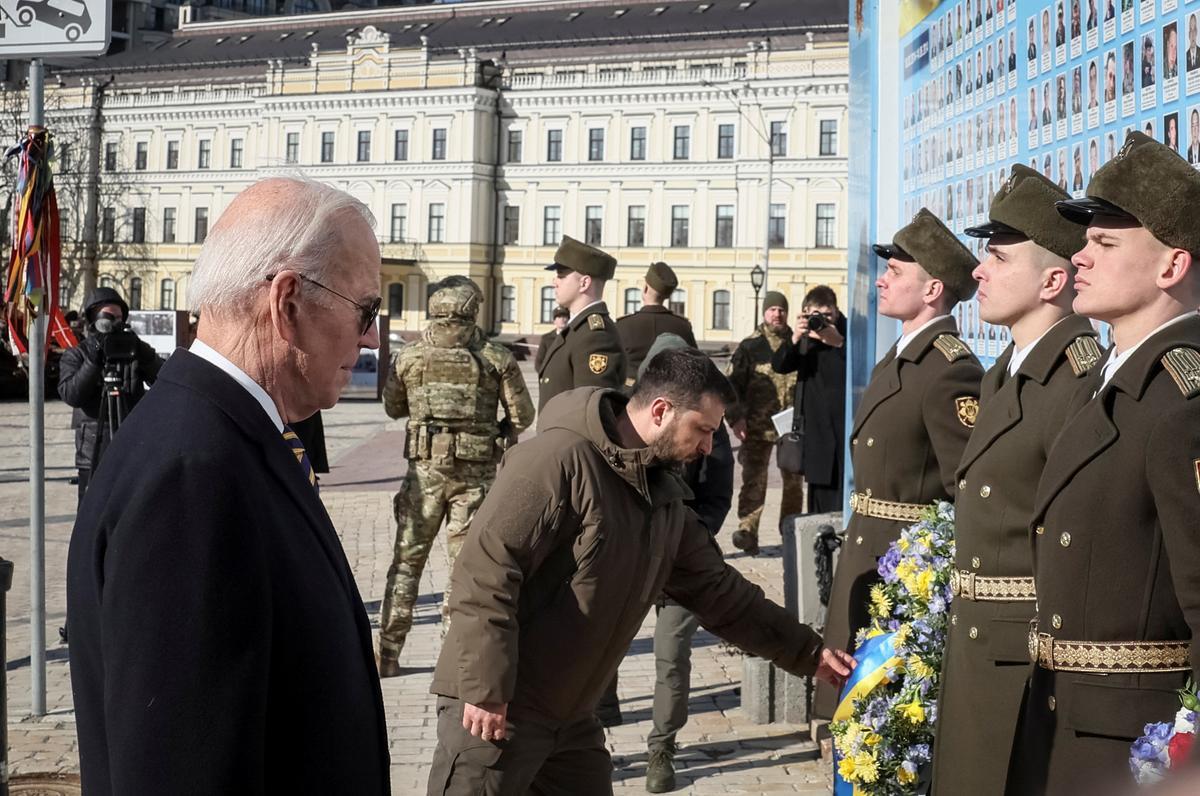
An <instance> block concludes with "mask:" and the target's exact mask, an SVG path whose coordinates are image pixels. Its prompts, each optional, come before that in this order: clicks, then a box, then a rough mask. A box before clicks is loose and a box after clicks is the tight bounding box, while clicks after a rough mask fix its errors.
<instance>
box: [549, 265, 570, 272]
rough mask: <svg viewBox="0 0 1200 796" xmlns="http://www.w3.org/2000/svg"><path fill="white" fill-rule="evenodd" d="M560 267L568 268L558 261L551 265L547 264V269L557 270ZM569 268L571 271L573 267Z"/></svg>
mask: <svg viewBox="0 0 1200 796" xmlns="http://www.w3.org/2000/svg"><path fill="white" fill-rule="evenodd" d="M559 268H567V267H566V266H565V265H559V264H558V263H550V265H547V266H546V270H547V271H557V270H558V269H559ZM567 270H568V271H570V270H571V269H570V268H567Z"/></svg>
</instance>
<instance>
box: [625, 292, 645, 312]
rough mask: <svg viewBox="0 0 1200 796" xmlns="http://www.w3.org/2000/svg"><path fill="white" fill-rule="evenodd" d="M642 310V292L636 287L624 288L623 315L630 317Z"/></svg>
mask: <svg viewBox="0 0 1200 796" xmlns="http://www.w3.org/2000/svg"><path fill="white" fill-rule="evenodd" d="M641 308H642V291H641V290H640V289H638V288H636V287H627V288H625V314H626V315H632V314H633V313H635V312H637V311H638V310H640V309H641Z"/></svg>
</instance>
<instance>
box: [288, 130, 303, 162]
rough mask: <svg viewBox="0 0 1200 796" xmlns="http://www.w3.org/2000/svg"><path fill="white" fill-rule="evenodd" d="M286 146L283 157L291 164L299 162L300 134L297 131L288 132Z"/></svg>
mask: <svg viewBox="0 0 1200 796" xmlns="http://www.w3.org/2000/svg"><path fill="white" fill-rule="evenodd" d="M286 147H287V148H286V150H285V152H286V154H285V158H286V160H287V162H288V163H292V164H295V163H299V162H300V134H299V133H288V134H287V145H286Z"/></svg>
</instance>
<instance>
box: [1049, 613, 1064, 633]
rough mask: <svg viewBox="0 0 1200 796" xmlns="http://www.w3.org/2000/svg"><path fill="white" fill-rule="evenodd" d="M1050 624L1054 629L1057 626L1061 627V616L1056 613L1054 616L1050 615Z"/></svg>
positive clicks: (1056, 628) (1057, 627)
mask: <svg viewBox="0 0 1200 796" xmlns="http://www.w3.org/2000/svg"><path fill="white" fill-rule="evenodd" d="M1050 626H1051V627H1053V628H1054V629H1055V630H1058V629H1059V628H1061V627H1062V617H1061V616H1059V615H1058V614H1055V615H1054V616H1052V617H1050Z"/></svg>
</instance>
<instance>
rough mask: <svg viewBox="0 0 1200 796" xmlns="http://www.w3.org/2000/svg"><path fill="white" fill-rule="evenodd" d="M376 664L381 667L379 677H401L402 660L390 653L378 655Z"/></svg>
mask: <svg viewBox="0 0 1200 796" xmlns="http://www.w3.org/2000/svg"><path fill="white" fill-rule="evenodd" d="M375 666H376V668H378V669H379V677H380V679H383V678H385V677H399V676H400V674H401V669H400V661H398V660H397V659H396V658H393V657H391V656H390V655H382V654H379V655H376V656H375Z"/></svg>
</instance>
